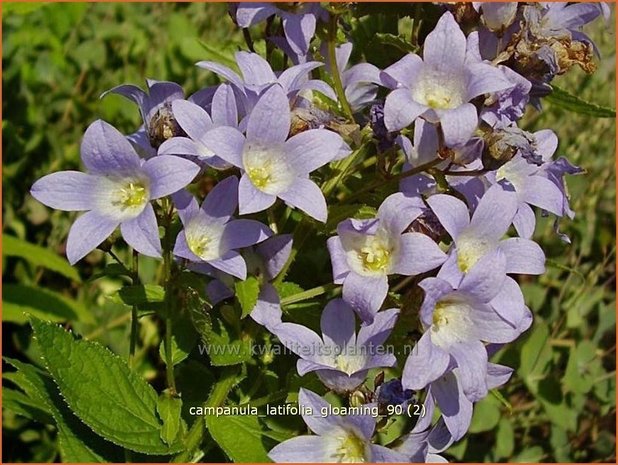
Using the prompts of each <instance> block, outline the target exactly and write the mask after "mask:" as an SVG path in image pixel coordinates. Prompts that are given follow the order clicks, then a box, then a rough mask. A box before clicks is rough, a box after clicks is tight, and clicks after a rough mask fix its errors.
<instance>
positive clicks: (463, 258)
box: [457, 236, 495, 273]
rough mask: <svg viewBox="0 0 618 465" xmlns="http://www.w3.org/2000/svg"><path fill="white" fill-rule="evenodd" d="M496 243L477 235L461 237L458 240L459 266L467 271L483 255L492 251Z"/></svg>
mask: <svg viewBox="0 0 618 465" xmlns="http://www.w3.org/2000/svg"><path fill="white" fill-rule="evenodd" d="M494 247H495V244H493V243H490V242H489V241H487V240H484V239H479V238H475V237H466V236H463V237H460V238H459V241H458V242H457V266H458V267H459V269H460V270H461V272H462V273H467V272H468V271H470V269H471V268H472V267H473V266H474V265H476V262H478V261H479V260H480V259H481V257H483V255H485V254H486V253H487V252H490V251H491V250H492V249H493V248H494Z"/></svg>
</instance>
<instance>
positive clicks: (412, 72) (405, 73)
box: [380, 53, 423, 89]
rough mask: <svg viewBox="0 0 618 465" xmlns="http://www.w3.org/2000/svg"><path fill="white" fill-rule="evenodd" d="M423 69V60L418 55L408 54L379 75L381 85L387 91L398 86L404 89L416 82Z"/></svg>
mask: <svg viewBox="0 0 618 465" xmlns="http://www.w3.org/2000/svg"><path fill="white" fill-rule="evenodd" d="M422 67H423V60H422V59H421V57H419V56H418V55H415V54H413V53H408V54H407V55H404V57H403V58H401V59H400V60H399V61H397V62H395V63H393V64H392V65H390V66H389V67H388V68H386V69H385V70H384V71H382V72H381V73H380V80H381V81H382V84H383V85H385V86H386V87H388V88H389V89H396V88H397V87H399V86H403V87H406V88H409V87H411V85H412V84H413V83H414V82H415V81H416V79H417V78H418V75H419V73H420V71H421V69H422Z"/></svg>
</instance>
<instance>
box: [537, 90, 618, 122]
mask: <svg viewBox="0 0 618 465" xmlns="http://www.w3.org/2000/svg"><path fill="white" fill-rule="evenodd" d="M545 100H547V101H548V102H551V103H553V104H554V105H556V106H558V107H560V108H564V109H565V110H568V111H572V112H573V113H579V114H582V115H589V116H594V117H596V118H615V117H616V110H612V109H611V108H607V107H603V106H601V105H597V104H595V103H590V102H586V101H585V100H582V99H581V98H579V97H576V96H575V95H571V94H570V93H568V92H567V91H566V90H563V89H561V88H559V87H557V86H555V85H552V92H551V94H549V95H548V96H547V97H545Z"/></svg>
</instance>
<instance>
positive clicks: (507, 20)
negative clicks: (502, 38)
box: [472, 2, 518, 33]
mask: <svg viewBox="0 0 618 465" xmlns="http://www.w3.org/2000/svg"><path fill="white" fill-rule="evenodd" d="M472 5H473V6H474V8H475V9H476V10H477V11H480V13H481V19H482V21H483V24H484V25H485V27H487V29H489V30H490V31H493V32H497V33H501V32H503V31H504V30H505V29H506V28H507V27H509V26H510V25H511V24H513V21H515V16H516V15H517V6H518V2H473V4H472Z"/></svg>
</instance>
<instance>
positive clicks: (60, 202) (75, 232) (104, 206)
mask: <svg viewBox="0 0 618 465" xmlns="http://www.w3.org/2000/svg"><path fill="white" fill-rule="evenodd" d="M81 158H82V162H83V163H84V166H85V167H86V170H87V173H82V172H79V171H60V172H57V173H53V174H50V175H47V176H45V177H43V178H41V179H39V180H38V181H37V182H35V183H34V185H33V186H32V189H31V191H30V192H31V194H32V196H33V197H34V198H35V199H37V200H38V201H39V202H41V203H44V204H45V205H47V206H49V207H52V208H56V209H59V210H65V211H86V213H84V214H83V215H82V216H80V217H79V218H78V219H77V220H76V221H75V223H73V226H72V227H71V230H70V231H69V237H68V240H67V257H68V259H69V262H70V263H71V264H74V263H75V262H77V261H78V260H80V259H81V258H83V257H84V256H85V255H86V254H88V252H90V251H91V250H93V249H95V248H96V247H97V246H98V245H99V244H101V242H103V241H104V240H105V239H106V238H107V237H108V236H109V235H110V234H111V233H112V232H113V231H114V230H115V229H116V228H117V227H118V226H120V231H121V233H122V236H123V237H124V239H125V241H126V242H127V243H128V244H129V245H130V246H131V247H133V248H134V249H135V250H137V251H138V252H140V253H142V254H144V255H148V256H151V257H160V256H161V241H160V239H159V229H158V226H157V219H156V217H155V212H154V209H153V208H152V205H151V204H150V201H151V200H155V199H159V198H161V197H165V196H166V195H170V194H173V193H174V192H176V191H178V190H180V189H182V188H183V187H185V186H186V185H187V184H189V183H190V182H191V181H192V180H193V178H194V177H195V176H196V175H197V173H198V172H199V167H198V166H197V165H196V164H195V163H192V162H190V161H188V160H183V159H182V158H178V157H173V156H161V157H155V158H151V159H150V160H147V161H144V160H142V159H140V157H139V156H138V155H137V153H136V152H135V150H134V148H133V147H132V146H131V144H130V143H129V141H127V139H126V138H125V137H124V136H123V135H122V134H121V133H120V132H118V130H116V129H115V128H114V127H113V126H111V125H109V124H108V123H106V122H104V121H101V120H98V121H95V122H94V123H92V124H91V125H90V126H89V127H88V129H87V130H86V133H85V134H84V138H83V140H82V145H81Z"/></svg>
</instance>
